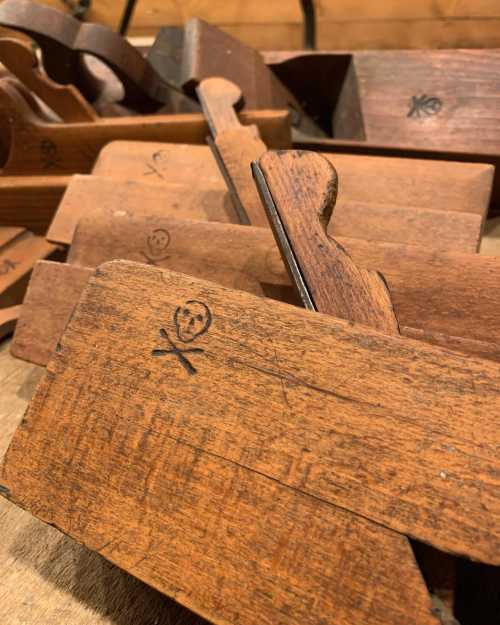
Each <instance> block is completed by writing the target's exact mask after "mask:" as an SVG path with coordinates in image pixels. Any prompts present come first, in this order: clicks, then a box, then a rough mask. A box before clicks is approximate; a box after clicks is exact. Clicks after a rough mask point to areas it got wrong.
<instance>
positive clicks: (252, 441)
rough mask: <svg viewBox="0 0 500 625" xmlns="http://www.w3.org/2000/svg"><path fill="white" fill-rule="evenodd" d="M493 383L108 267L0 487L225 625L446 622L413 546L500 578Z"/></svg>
mask: <svg viewBox="0 0 500 625" xmlns="http://www.w3.org/2000/svg"><path fill="white" fill-rule="evenodd" d="M499 380H500V370H499V365H498V364H497V363H493V362H489V361H486V360H479V359H474V358H471V357H467V358H464V357H462V356H460V355H458V354H454V353H452V352H450V351H448V350H441V349H438V348H436V347H433V346H429V345H425V344H424V343H421V342H418V341H412V340H410V339H406V338H404V337H400V336H395V335H387V334H382V333H380V332H378V331H376V330H373V329H371V328H369V327H366V326H363V325H359V324H353V323H350V322H346V321H342V320H339V319H336V318H334V317H331V316H328V315H323V314H320V313H313V312H309V311H305V310H301V309H299V308H296V307H291V306H289V305H286V304H282V303H280V302H272V301H270V300H265V299H262V298H257V297H255V296H252V295H250V294H246V293H242V292H238V291H232V290H230V289H227V288H224V287H220V286H216V285H215V284H213V283H209V282H204V281H201V280H197V279H194V278H190V277H187V276H184V275H180V274H174V273H171V272H167V271H164V270H161V269H159V268H157V267H152V266H147V265H144V264H135V263H128V262H125V261H117V262H114V263H110V264H107V265H103V266H101V267H100V268H99V269H98V270H97V272H96V274H95V276H94V277H92V278H91V280H90V282H89V284H88V286H87V288H86V290H85V292H84V294H83V296H82V299H81V301H80V304H79V306H78V307H77V310H76V311H75V313H74V315H73V316H72V318H71V320H70V322H69V324H68V327H67V329H66V332H65V333H64V336H63V337H62V339H61V341H60V344H59V347H58V349H57V350H56V353H55V354H54V356H53V358H52V360H51V362H50V363H49V366H48V369H47V373H46V375H45V377H44V378H43V379H42V381H41V384H40V386H39V388H38V389H37V392H36V394H35V396H34V398H33V400H32V403H31V405H30V407H29V409H28V411H27V413H26V416H25V419H24V420H23V423H22V425H21V426H20V427H19V428H18V430H17V432H16V434H15V436H14V439H13V441H12V443H11V445H10V448H9V451H8V452H7V455H6V459H5V461H4V464H3V467H2V471H1V477H0V484H1V488H0V490H1V492H2V493H3V495H4V496H7V497H8V498H9V499H10V500H11V501H12V502H14V503H16V504H18V505H20V506H22V507H23V508H25V509H27V510H30V511H31V512H32V513H34V514H35V515H36V516H38V517H39V518H41V519H42V520H44V521H45V522H47V523H50V524H51V525H54V526H55V527H58V528H59V529H61V530H62V531H64V532H66V533H68V534H69V535H70V536H72V537H73V538H74V539H76V540H78V541H80V542H82V543H84V544H85V545H86V546H87V547H89V548H90V549H93V550H95V551H98V552H99V553H101V554H102V555H103V556H104V557H106V558H107V559H109V560H110V561H111V562H114V563H115V564H117V565H118V566H120V567H122V568H124V569H126V570H127V571H129V572H130V573H131V574H133V575H135V576H137V577H139V578H141V579H142V580H144V581H145V582H146V583H148V584H150V585H152V586H154V587H156V588H157V589H159V590H160V591H162V592H163V593H165V594H167V595H170V596H174V597H175V599H176V600H177V601H179V602H180V603H183V604H184V605H187V606H189V607H190V608H191V609H193V610H195V611H196V612H198V613H199V614H201V615H203V616H205V617H207V618H209V619H210V620H211V621H213V622H216V623H239V624H240V625H241V624H243V625H246V624H247V623H248V624H252V625H253V624H255V623H258V622H262V621H263V620H266V621H268V622H278V621H279V622H283V623H300V624H301V625H303V624H304V623H311V624H312V623H317V621H318V618H322V619H323V620H325V622H338V623H353V622H359V623H361V622H362V623H368V624H370V623H373V624H375V623H380V622H384V623H387V624H392V623H393V624H394V625H396V624H397V625H400V624H401V622H405V623H412V624H414V625H417V624H418V625H422V624H423V623H426V624H427V623H429V624H430V623H437V619H436V618H435V617H434V616H433V615H432V613H431V603H430V598H429V596H428V593H427V590H426V588H425V585H424V582H423V580H422V578H421V576H420V573H419V571H418V569H417V566H416V564H415V562H414V560H413V555H412V553H411V550H410V548H409V546H408V541H407V539H406V536H411V537H414V538H416V539H417V540H420V541H423V542H426V543H429V544H431V545H433V546H434V547H436V548H438V549H440V550H442V551H445V552H450V553H456V554H460V555H463V556H466V557H469V558H473V559H476V560H480V561H482V562H485V563H488V564H493V565H498V564H499V563H500V534H499V527H498V515H499V513H500V499H499V493H500V489H499V486H500V485H499V484H498V472H499V466H498V463H499V460H498V453H497V450H498V445H499V443H500V441H499V440H498V428H497V427H496V423H495V420H494V419H492V415H496V414H497V413H498V409H499V408H500V405H499V401H500V400H499V397H500V386H499V384H500V383H499ZM61 441H64V444H63V445H62V444H61ZM297 554H303V556H302V555H300V557H299V556H298V555H297ZM346 554H347V555H346ZM193 563H195V564H196V566H194V565H193ZM367 588H369V589H370V593H369V601H368V600H366V597H367V595H366V589H367ZM304 597H307V601H304ZM311 606H314V609H311Z"/></svg>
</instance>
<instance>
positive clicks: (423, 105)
mask: <svg viewBox="0 0 500 625" xmlns="http://www.w3.org/2000/svg"><path fill="white" fill-rule="evenodd" d="M442 108H443V101H442V100H441V99H440V98H436V97H434V96H428V95H427V94H426V93H424V94H423V95H421V96H416V95H414V96H412V98H411V100H410V110H409V111H408V115H407V117H417V118H420V117H431V116H432V115H437V114H438V113H439V111H440V110H441V109H442Z"/></svg>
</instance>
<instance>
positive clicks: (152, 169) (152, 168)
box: [144, 150, 167, 178]
mask: <svg viewBox="0 0 500 625" xmlns="http://www.w3.org/2000/svg"><path fill="white" fill-rule="evenodd" d="M166 153H167V151H166V150H158V152H154V153H153V155H152V157H151V161H152V162H151V163H146V165H147V167H148V171H145V172H144V175H145V176H151V175H153V174H154V175H155V176H158V178H163V177H164V176H163V174H162V172H161V168H162V160H163V159H164V158H167V154H166Z"/></svg>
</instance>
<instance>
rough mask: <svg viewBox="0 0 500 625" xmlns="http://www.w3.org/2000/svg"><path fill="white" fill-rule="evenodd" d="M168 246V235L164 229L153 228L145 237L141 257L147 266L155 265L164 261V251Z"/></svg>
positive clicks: (165, 256)
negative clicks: (143, 250) (144, 248)
mask: <svg viewBox="0 0 500 625" xmlns="http://www.w3.org/2000/svg"><path fill="white" fill-rule="evenodd" d="M169 245H170V233H169V231H168V230H165V228H155V229H154V230H152V231H151V232H150V233H149V234H148V236H147V237H146V251H145V252H142V255H143V256H144V257H145V258H146V260H147V261H148V265H156V263H157V262H161V261H162V260H166V259H167V258H168V254H166V251H167V249H168V246H169Z"/></svg>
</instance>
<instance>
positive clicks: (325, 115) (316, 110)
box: [269, 54, 366, 141]
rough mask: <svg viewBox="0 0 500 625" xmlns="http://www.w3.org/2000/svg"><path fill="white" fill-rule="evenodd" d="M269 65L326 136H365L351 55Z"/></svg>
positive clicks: (357, 137) (337, 137) (317, 56)
mask: <svg viewBox="0 0 500 625" xmlns="http://www.w3.org/2000/svg"><path fill="white" fill-rule="evenodd" d="M269 68H270V69H271V70H272V71H273V72H274V74H275V75H276V76H277V77H278V78H279V79H280V80H281V82H282V83H283V84H284V85H286V86H287V87H288V89H289V90H290V91H291V92H292V93H293V95H294V96H295V97H296V98H297V100H298V101H299V102H300V104H301V106H302V107H303V108H304V110H305V112H306V113H307V114H308V115H309V117H311V118H312V119H313V120H314V121H315V122H316V123H317V124H318V125H319V126H320V127H321V128H322V130H324V131H325V132H326V133H327V134H328V135H329V136H333V137H334V138H336V139H356V140H359V141H362V140H364V139H365V138H366V137H365V131H364V125H363V115H362V111H361V102H360V98H359V91H358V79H357V76H356V68H355V66H354V61H353V55H352V54H317V55H316V54H314V55H304V56H299V57H296V58H293V59H290V60H288V61H283V62H281V63H274V64H271V65H269Z"/></svg>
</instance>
